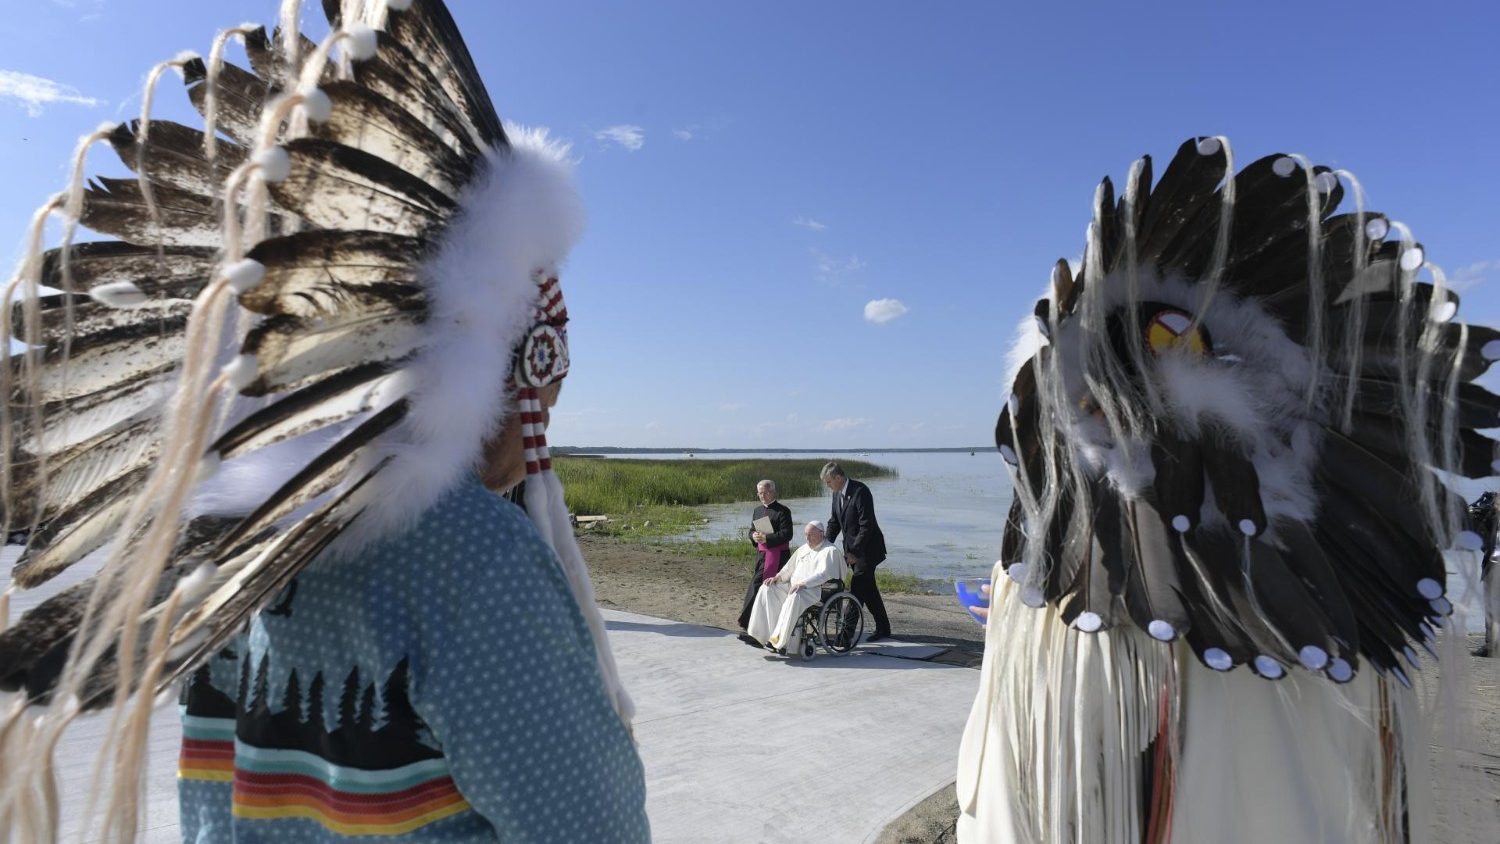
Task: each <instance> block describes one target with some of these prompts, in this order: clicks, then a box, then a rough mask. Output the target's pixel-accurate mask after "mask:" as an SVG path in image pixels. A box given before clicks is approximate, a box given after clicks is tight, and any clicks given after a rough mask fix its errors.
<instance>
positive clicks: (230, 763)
mask: <svg viewBox="0 0 1500 844" xmlns="http://www.w3.org/2000/svg"><path fill="white" fill-rule="evenodd" d="M177 778H178V779H184V780H200V781H208V782H233V781H234V719H233V718H202V717H199V716H196V715H183V716H182V753H181V754H179V756H178V757H177Z"/></svg>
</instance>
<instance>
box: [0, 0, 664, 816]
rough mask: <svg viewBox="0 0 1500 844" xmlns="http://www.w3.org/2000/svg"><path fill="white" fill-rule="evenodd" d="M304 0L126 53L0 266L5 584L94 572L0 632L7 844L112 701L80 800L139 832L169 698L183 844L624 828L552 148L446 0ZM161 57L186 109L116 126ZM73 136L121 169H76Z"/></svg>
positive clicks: (625, 706)
mask: <svg viewBox="0 0 1500 844" xmlns="http://www.w3.org/2000/svg"><path fill="white" fill-rule="evenodd" d="M325 8H326V11H327V16H328V19H329V21H328V22H329V29H330V33H329V34H328V35H327V37H325V38H324V39H322V40H321V42H318V43H314V42H313V41H311V40H309V39H307V38H306V37H304V36H302V35H301V34H300V33H299V23H300V21H299V11H300V3H298V2H297V0H287V2H286V3H284V5H283V9H282V14H281V21H282V26H281V27H280V29H279V30H278V31H276V32H275V33H274V34H270V35H268V34H267V32H266V31H265V30H264V29H263V28H260V27H256V26H252V25H245V26H240V27H235V28H233V29H230V30H226V31H225V32H224V33H221V35H220V36H219V37H218V38H217V39H216V40H215V41H214V43H213V48H212V50H211V51H210V53H209V58H208V59H207V60H203V59H199V58H196V57H193V56H179V57H178V58H176V59H174V60H172V61H170V62H167V63H164V64H163V65H160V66H158V68H157V70H156V71H153V72H152V73H151V74H150V75H149V76H148V91H147V96H146V97H145V107H144V109H145V110H144V111H143V115H142V118H141V119H140V120H139V121H132V122H128V123H124V124H121V125H119V126H113V127H108V126H107V127H104V128H102V129H101V130H99V131H98V132H96V133H95V134H94V135H91V136H89V137H88V138H86V139H85V142H84V144H83V145H82V146H81V147H80V153H79V156H78V159H77V165H76V167H75V175H74V179H73V181H72V183H71V184H70V185H69V187H68V189H67V191H65V192H64V193H63V194H61V195H60V196H59V197H58V198H57V199H55V200H53V201H52V202H49V203H48V204H47V205H46V206H44V207H43V209H42V211H41V212H40V213H39V214H38V215H37V218H36V220H37V222H36V227H35V230H34V231H33V235H32V240H31V243H30V249H29V251H28V252H27V254H26V256H25V258H24V259H23V261H22V264H21V267H20V270H19V271H18V273H17V276H16V278H15V280H14V281H13V282H12V283H11V284H10V285H9V286H8V287H7V288H6V294H5V296H6V302H7V311H8V316H9V317H10V318H8V319H7V321H6V323H5V326H6V327H5V330H6V331H7V333H8V335H9V334H12V333H13V335H14V336H16V337H19V338H20V339H21V340H23V341H24V342H25V343H26V344H27V351H26V352H25V353H24V354H20V355H16V356H13V357H12V358H11V359H10V364H9V365H8V366H7V367H5V368H4V369H0V377H3V379H4V384H3V385H0V393H3V394H4V395H5V396H6V397H7V399H8V400H7V401H6V402H4V403H3V405H0V407H3V413H4V415H5V418H4V420H3V423H4V424H3V437H4V440H3V442H0V447H3V456H4V462H3V464H0V470H3V475H0V489H3V492H4V519H5V521H6V522H7V523H8V524H7V525H6V526H5V527H7V528H8V527H9V526H10V525H16V526H20V527H22V528H25V529H30V530H31V533H30V535H29V540H28V543H27V546H26V548H25V549H24V551H23V553H22V554H21V556H20V558H19V561H18V562H17V564H16V566H15V569H14V571H13V576H12V588H22V589H30V588H35V587H38V586H41V585H42V584H44V583H46V582H48V581H49V580H51V579H52V578H54V577H55V576H56V575H58V574H59V573H61V572H63V571H64V570H66V569H67V568H69V567H70V566H73V565H79V564H81V561H82V560H83V559H84V558H85V557H86V556H88V555H90V554H91V553H93V552H95V551H99V552H100V556H102V557H104V558H105V559H104V563H103V565H102V567H100V568H99V570H98V571H97V572H96V573H94V574H93V575H92V576H91V577H90V578H89V579H88V580H87V581H86V582H84V583H82V584H80V585H78V586H74V587H72V588H69V589H67V590H65V591H63V592H62V593H60V594H59V595H57V596H55V597H53V598H50V599H48V600H47V601H45V602H43V603H42V604H40V605H39V606H38V607H36V608H35V609H33V610H32V611H31V612H29V613H27V614H26V615H25V616H24V617H23V618H21V619H20V620H19V622H18V623H17V624H16V625H15V626H14V627H12V628H10V629H9V630H5V631H4V632H3V633H0V689H3V690H4V691H5V692H7V693H9V694H7V695H6V696H5V706H6V709H5V711H4V712H0V718H3V721H0V754H3V758H0V839H4V840H15V841H30V840H38V841H48V840H53V839H54V838H55V837H56V835H57V831H58V825H59V821H60V818H59V817H58V803H57V800H56V794H57V785H56V778H55V772H56V767H55V764H54V760H53V756H54V754H55V752H56V750H57V747H58V742H59V740H60V737H61V736H62V733H63V731H64V730H65V729H66V728H67V726H68V725H69V723H70V722H72V721H73V720H74V719H75V718H76V717H77V716H78V715H79V714H80V713H83V712H88V711H91V710H97V709H103V708H106V707H113V708H114V709H115V716H114V720H112V721H111V729H110V732H109V734H108V738H107V741H106V742H105V746H104V747H103V748H102V749H101V750H100V754H101V761H103V762H105V763H106V764H107V766H108V768H109V770H111V771H112V772H113V777H112V781H113V785H111V786H110V790H109V791H108V792H107V793H103V794H98V795H94V797H95V800H94V802H97V803H98V804H99V805H100V806H101V807H104V809H105V813H104V818H103V830H102V832H103V834H104V836H105V837H106V838H108V839H109V840H132V839H134V838H135V837H136V836H137V835H138V834H139V830H140V828H141V824H140V821H141V819H142V807H141V806H140V801H141V798H142V796H143V794H144V790H143V788H142V787H141V782H142V781H141V779H140V771H141V767H142V760H143V754H144V747H145V743H146V730H147V725H148V721H149V714H150V711H151V708H152V707H153V705H154V704H155V703H156V702H157V701H158V700H159V699H160V700H167V699H170V697H171V695H172V690H173V689H174V688H175V687H176V686H177V685H178V683H179V681H181V683H182V685H183V687H184V688H183V691H182V696H181V700H182V707H183V741H182V751H181V757H180V765H179V772H178V777H179V799H180V807H181V831H182V835H183V839H184V840H186V841H201V842H210V841H213V842H218V841H262V840H276V841H291V840H296V841H335V840H344V839H346V838H349V837H355V836H360V837H363V836H381V837H383V838H385V839H386V840H392V841H418V840H420V841H497V840H506V841H557V842H564V841H618V842H641V841H646V840H648V839H649V837H650V832H649V825H648V822H647V819H646V815H645V794H644V778H643V774H642V768H641V763H640V760H639V758H638V756H637V753H636V750H635V746H634V742H633V739H632V737H631V733H630V719H631V716H632V711H633V707H632V704H631V702H630V698H629V696H628V695H627V694H626V692H625V690H624V688H623V686H622V684H621V682H620V678H619V673H618V670H617V669H616V666H615V663H614V660H613V657H612V655H611V653H610V649H609V643H608V640H607V638H606V635H605V628H604V622H603V618H602V616H601V614H600V612H599V610H598V607H597V606H596V604H595V602H594V598H593V594H592V591H591V588H590V586H589V581H588V575H587V571H586V568H585V564H584V561H583V559H582V556H581V554H580V552H579V549H578V545H577V543H576V541H575V540H574V537H573V533H572V530H571V527H570V525H569V521H568V515H567V508H566V506H565V504H564V501H563V491H562V487H561V485H560V483H559V482H558V480H557V476H556V474H555V473H554V472H553V471H552V467H551V459H550V456H549V453H548V449H547V445H546V438H545V433H544V432H545V428H546V424H547V421H548V408H549V407H550V406H551V404H552V403H553V402H554V401H556V399H557V396H558V392H559V390H560V387H561V383H562V379H563V377H564V376H565V375H566V374H567V372H568V368H569V359H568V353H567V349H568V347H567V329H566V325H567V321H568V317H567V310H566V308H565V306H564V304H563V297H562V292H561V289H560V287H559V284H558V268H559V267H560V265H561V264H562V262H563V261H564V260H565V259H566V257H567V254H568V252H569V250H570V248H571V246H572V244H573V242H574V240H575V239H576V238H577V236H578V234H579V231H580V226H581V211H580V202H579V199H578V196H577V193H576V191H575V189H574V187H573V183H572V176H571V168H572V164H571V162H570V161H569V160H568V157H567V149H566V147H564V146H562V145H560V144H558V143H556V142H554V141H552V140H549V139H548V138H547V136H546V134H545V133H544V132H540V131H535V130H528V129H524V128H520V127H517V126H513V125H502V124H501V122H500V120H499V118H498V117H497V115H496V113H495V110H494V106H493V105H492V104H491V102H490V99H489V96H488V94H487V93H486V91H485V87H484V84H483V83H482V82H481V80H480V78H479V76H478V74H477V72H476V70H475V68H474V65H473V62H472V59H471V58H470V56H469V53H468V50H467V48H466V47H465V45H464V43H463V40H462V38H461V37H460V35H459V33H458V29H457V27H456V25H455V23H454V21H453V19H452V17H451V16H450V14H449V12H448V10H447V9H446V8H445V7H444V5H443V3H442V2H441V0H346V2H344V3H342V4H340V3H338V2H329V3H326V4H325ZM232 41H234V42H239V43H240V44H242V45H243V47H244V50H245V52H246V54H247V56H248V59H249V63H248V67H241V66H238V65H236V64H234V63H231V62H230V61H227V60H225V57H224V52H225V46H226V44H228V43H229V42H232ZM167 68H175V69H177V70H178V71H179V72H180V73H181V75H182V77H183V79H184V80H185V82H186V85H187V94H188V98H189V100H190V101H191V103H192V105H193V106H194V108H195V109H196V110H197V111H198V112H199V114H200V115H201V117H202V120H203V123H202V125H201V128H200V127H196V126H195V127H190V126H186V125H182V124H178V123H174V122H170V121H166V120H159V119H158V120H151V119H149V108H150V103H151V101H152V90H153V88H154V86H155V85H156V84H157V82H158V81H159V77H160V76H161V71H162V70H164V69H167ZM96 141H105V142H108V143H109V144H110V145H111V146H113V147H114V149H115V150H116V152H117V153H118V154H119V157H120V160H121V162H122V163H123V164H124V165H125V167H127V168H129V169H130V170H132V171H133V172H134V176H133V177H132V178H127V179H115V178H102V177H101V178H99V179H98V180H97V181H95V182H93V183H91V184H87V185H86V184H85V183H84V181H83V178H82V162H83V158H84V153H85V152H86V151H87V149H88V146H89V145H90V144H92V143H94V142H96ZM52 215H57V216H60V217H61V218H62V219H63V222H64V243H63V244H62V245H61V246H60V247H58V248H56V249H53V250H50V251H46V252H43V251H42V250H41V247H40V232H41V230H42V226H43V224H44V223H45V221H46V219H47V218H48V217H49V216H52ZM80 226H81V227H85V228H88V229H92V230H94V231H96V232H99V233H101V234H103V235H106V236H108V237H110V238H113V239H104V240H98V241H94V242H89V243H73V242H72V239H73V235H74V233H75V229H76V228H77V227H80ZM44 287H46V288H54V289H56V290H60V291H63V293H62V294H61V295H49V296H43V295H41V294H42V291H43V288H44ZM12 302H14V303H15V304H14V305H12V304H11V303H12ZM523 479H524V480H523ZM518 484H520V487H519V489H518ZM506 490H509V491H511V497H513V498H515V499H516V500H517V501H519V503H520V504H521V505H522V506H517V505H516V504H513V503H511V502H509V501H507V500H505V499H504V498H502V497H501V496H500V495H497V494H496V492H497V491H506ZM523 507H524V509H523ZM85 565H87V564H85ZM9 591H10V590H7V593H6V598H8V597H9ZM3 615H4V613H3V612H0V616H3ZM0 628H3V619H0Z"/></svg>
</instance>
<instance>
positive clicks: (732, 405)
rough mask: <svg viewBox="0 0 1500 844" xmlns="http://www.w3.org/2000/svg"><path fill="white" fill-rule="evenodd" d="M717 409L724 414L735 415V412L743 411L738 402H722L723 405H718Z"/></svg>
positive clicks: (743, 407)
mask: <svg viewBox="0 0 1500 844" xmlns="http://www.w3.org/2000/svg"><path fill="white" fill-rule="evenodd" d="M719 409H720V410H722V411H724V412H725V413H735V412H737V411H740V410H744V409H745V406H744V405H743V404H740V403H739V402H724V403H723V404H721V405H719Z"/></svg>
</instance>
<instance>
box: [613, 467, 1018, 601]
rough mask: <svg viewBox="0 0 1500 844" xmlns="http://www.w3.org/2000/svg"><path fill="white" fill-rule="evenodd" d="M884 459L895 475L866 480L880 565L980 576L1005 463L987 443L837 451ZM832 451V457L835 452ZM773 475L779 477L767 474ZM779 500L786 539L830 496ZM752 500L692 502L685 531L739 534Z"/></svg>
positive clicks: (1002, 503)
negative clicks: (968, 447) (882, 552)
mask: <svg viewBox="0 0 1500 844" xmlns="http://www.w3.org/2000/svg"><path fill="white" fill-rule="evenodd" d="M610 456H611V457H632V458H637V459H640V458H645V459H668V460H677V459H681V458H682V457H683V455H681V454H618V455H610ZM843 456H844V457H846V458H848V459H851V460H863V461H865V462H867V463H875V464H877V465H880V466H889V467H891V468H893V469H895V470H896V471H897V472H899V473H900V477H896V478H873V479H869V480H866V479H864V478H858V477H857V476H856V479H857V480H862V481H866V482H867V483H868V484H869V485H870V494H871V495H872V496H873V497H874V499H875V516H876V518H878V519H879V520H880V529H881V531H882V532H884V533H885V543H886V546H887V551H888V554H889V556H888V557H887V559H886V562H885V563H884V568H885V570H887V571H897V572H904V573H906V574H914V575H916V576H918V577H923V578H944V579H948V578H954V577H987V576H988V575H989V572H990V568H991V567H992V566H994V564H995V560H996V559H997V558H998V556H999V554H1000V533H1001V530H1002V528H1003V527H1004V525H1005V514H1006V512H1007V511H1008V510H1009V509H1010V498H1011V491H1010V479H1009V478H1008V477H1007V475H1006V472H1005V463H1004V461H1002V460H1001V459H1000V455H999V454H997V453H996V452H993V451H980V452H977V453H975V454H974V455H973V456H972V457H971V456H970V455H969V453H968V452H967V451H965V452H962V453H948V452H942V453H910V452H894V453H892V452H879V451H872V452H870V454H869V456H864V455H858V456H856V455H843ZM807 457H813V458H816V455H803V454H796V455H787V454H761V453H747V454H732V455H714V456H712V457H701V458H696V459H699V460H715V459H718V460H742V459H746V458H754V459H771V460H776V459H788V458H796V459H802V458H807ZM835 459H837V458H835ZM771 480H773V481H782V480H784V479H782V478H778V477H775V476H773V477H772V478H771ZM782 503H783V504H785V505H786V506H787V507H789V508H791V511H792V520H793V521H794V522H796V524H797V531H798V535H797V537H796V538H795V539H794V541H793V543H792V544H793V545H794V546H795V545H798V544H800V543H801V541H802V540H801V529H802V527H801V526H802V524H803V523H805V522H806V521H807V520H808V519H821V520H823V521H827V520H828V514H829V512H830V510H831V509H832V496H831V495H830V494H829V493H828V491H827V490H824V492H823V494H822V495H820V496H818V497H816V498H788V499H783V500H782ZM756 504H757V502H756V500H755V490H753V489H747V490H745V502H744V503H743V504H715V505H710V506H706V507H700V508H698V510H699V512H701V513H702V514H703V517H704V518H706V519H708V524H705V525H703V526H701V527H699V528H697V529H695V530H694V531H693V532H692V533H690V534H688V535H687V536H686V537H685V538H691V539H717V538H719V537H722V536H743V535H744V532H745V531H746V530H748V529H749V527H750V513H751V512H752V511H754V509H755V506H756Z"/></svg>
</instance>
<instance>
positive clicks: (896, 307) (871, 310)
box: [865, 299, 911, 325]
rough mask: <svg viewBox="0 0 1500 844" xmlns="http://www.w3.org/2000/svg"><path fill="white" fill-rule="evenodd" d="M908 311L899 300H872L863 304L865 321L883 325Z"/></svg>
mask: <svg viewBox="0 0 1500 844" xmlns="http://www.w3.org/2000/svg"><path fill="white" fill-rule="evenodd" d="M910 310H911V309H910V308H908V307H906V306H905V305H903V304H901V300H900V299H873V300H871V301H869V302H866V303H865V321H866V322H873V323H875V324H876V325H884V324H886V323H888V322H890V321H891V320H893V319H896V318H897V317H900V316H904V315H905V314H906V313H907V312H908V311H910Z"/></svg>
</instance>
